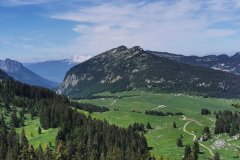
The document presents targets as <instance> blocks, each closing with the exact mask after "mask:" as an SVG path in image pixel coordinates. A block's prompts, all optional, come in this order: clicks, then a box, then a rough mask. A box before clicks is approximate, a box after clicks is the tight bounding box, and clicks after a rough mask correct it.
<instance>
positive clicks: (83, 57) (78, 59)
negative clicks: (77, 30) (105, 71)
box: [71, 55, 91, 63]
mask: <svg viewBox="0 0 240 160" xmlns="http://www.w3.org/2000/svg"><path fill="white" fill-rule="evenodd" d="M90 58H91V56H90V55H75V56H73V57H72V59H71V61H72V62H74V63H81V62H84V61H86V60H88V59H90Z"/></svg>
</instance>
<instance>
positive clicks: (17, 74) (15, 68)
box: [0, 59, 58, 88]
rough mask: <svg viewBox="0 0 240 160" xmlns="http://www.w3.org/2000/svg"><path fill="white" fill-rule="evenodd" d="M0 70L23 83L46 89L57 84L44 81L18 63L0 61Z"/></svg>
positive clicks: (9, 60)
mask: <svg viewBox="0 0 240 160" xmlns="http://www.w3.org/2000/svg"><path fill="white" fill-rule="evenodd" d="M0 69H2V70H4V71H5V72H6V73H7V74H8V75H10V76H11V77H13V78H14V79H15V80H18V81H20V82H23V83H27V84H31V85H36V86H42V87H47V88H54V87H57V85H58V84H57V83H55V82H52V81H49V80H47V79H44V78H42V77H40V76H39V75H37V74H36V73H34V72H32V71H31V70H29V69H27V68H26V67H24V66H23V65H22V64H21V63H20V62H17V61H14V60H11V59H6V60H0Z"/></svg>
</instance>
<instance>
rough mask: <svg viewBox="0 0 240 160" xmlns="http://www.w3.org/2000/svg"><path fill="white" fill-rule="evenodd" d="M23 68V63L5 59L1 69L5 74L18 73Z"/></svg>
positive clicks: (0, 63) (0, 64)
mask: <svg viewBox="0 0 240 160" xmlns="http://www.w3.org/2000/svg"><path fill="white" fill-rule="evenodd" d="M22 67H23V65H22V63H20V62H18V61H15V60H11V59H5V60H0V68H1V69H2V70H4V71H5V72H10V73H11V72H16V71H18V70H20V69H21V68H22Z"/></svg>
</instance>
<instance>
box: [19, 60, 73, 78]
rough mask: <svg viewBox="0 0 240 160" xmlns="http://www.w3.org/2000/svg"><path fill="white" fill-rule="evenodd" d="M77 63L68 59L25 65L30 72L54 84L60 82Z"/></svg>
mask: <svg viewBox="0 0 240 160" xmlns="http://www.w3.org/2000/svg"><path fill="white" fill-rule="evenodd" d="M76 64H78V63H76V62H73V61H71V60H70V59H64V60H52V61H45V62H37V63H25V64H24V66H26V67H27V68H28V69H30V70H31V71H33V72H35V73H36V74H38V75H40V76H41V77H44V78H46V79H49V80H51V81H54V82H58V83H60V82H62V81H63V79H64V76H65V74H66V73H67V71H68V70H69V69H70V68H72V67H73V66H74V65H76Z"/></svg>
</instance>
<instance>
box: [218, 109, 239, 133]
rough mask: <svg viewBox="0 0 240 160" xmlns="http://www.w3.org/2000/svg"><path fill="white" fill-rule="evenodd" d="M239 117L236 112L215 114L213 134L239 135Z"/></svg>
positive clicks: (226, 111)
mask: <svg viewBox="0 0 240 160" xmlns="http://www.w3.org/2000/svg"><path fill="white" fill-rule="evenodd" d="M239 126H240V116H239V113H237V112H232V111H228V110H225V111H218V112H217V113H216V122H215V129H214V133H215V134H219V133H228V134H229V135H230V136H234V135H237V134H239V131H240V130H239Z"/></svg>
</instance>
